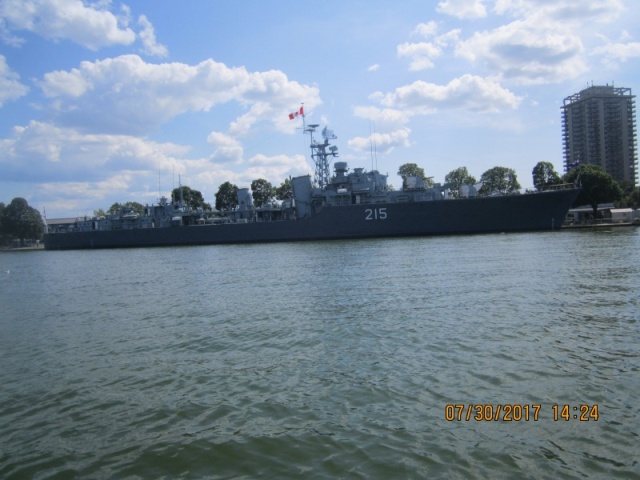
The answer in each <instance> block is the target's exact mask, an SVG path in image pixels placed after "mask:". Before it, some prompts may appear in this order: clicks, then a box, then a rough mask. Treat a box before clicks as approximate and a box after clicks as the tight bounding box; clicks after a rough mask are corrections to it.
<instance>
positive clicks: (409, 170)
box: [398, 163, 433, 188]
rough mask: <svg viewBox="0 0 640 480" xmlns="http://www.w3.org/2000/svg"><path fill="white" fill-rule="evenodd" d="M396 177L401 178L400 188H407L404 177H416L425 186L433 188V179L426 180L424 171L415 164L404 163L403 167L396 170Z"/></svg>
mask: <svg viewBox="0 0 640 480" xmlns="http://www.w3.org/2000/svg"><path fill="white" fill-rule="evenodd" d="M398 175H400V176H401V177H402V188H406V187H407V184H406V181H405V177H418V178H421V179H422V180H424V184H425V186H427V187H432V186H433V179H431V178H427V177H426V176H425V174H424V169H423V168H421V167H419V166H418V165H417V164H415V163H405V164H403V165H400V168H399V169H398Z"/></svg>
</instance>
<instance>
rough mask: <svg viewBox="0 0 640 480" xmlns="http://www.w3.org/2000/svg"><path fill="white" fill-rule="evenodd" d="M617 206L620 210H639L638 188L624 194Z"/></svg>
mask: <svg viewBox="0 0 640 480" xmlns="http://www.w3.org/2000/svg"><path fill="white" fill-rule="evenodd" d="M617 206H618V207H620V208H640V187H636V188H634V189H633V190H629V191H627V192H625V193H624V194H623V196H622V200H620V202H619V203H618V204H617Z"/></svg>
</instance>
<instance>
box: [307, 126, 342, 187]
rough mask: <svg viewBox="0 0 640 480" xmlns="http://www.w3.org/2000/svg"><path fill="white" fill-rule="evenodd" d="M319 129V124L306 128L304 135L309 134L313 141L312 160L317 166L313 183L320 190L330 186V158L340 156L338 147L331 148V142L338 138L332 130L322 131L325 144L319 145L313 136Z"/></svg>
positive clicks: (311, 144)
mask: <svg viewBox="0 0 640 480" xmlns="http://www.w3.org/2000/svg"><path fill="white" fill-rule="evenodd" d="M302 122H303V125H304V115H303V116H302ZM318 127H319V125H318V124H312V125H309V126H304V133H308V134H309V137H310V139H311V143H310V147H311V158H312V159H313V163H314V164H315V166H316V169H315V174H314V176H313V182H314V183H315V184H316V185H317V186H318V187H319V188H324V187H326V186H327V185H329V178H330V176H329V157H337V156H338V147H336V146H333V145H332V146H329V140H334V139H336V138H338V137H336V136H335V135H334V133H333V131H332V130H329V129H327V127H324V128H323V129H322V138H323V139H324V142H323V143H318V142H316V141H315V139H314V138H313V134H314V133H315V131H316V128H318ZM327 147H328V148H327ZM327 150H328V151H327Z"/></svg>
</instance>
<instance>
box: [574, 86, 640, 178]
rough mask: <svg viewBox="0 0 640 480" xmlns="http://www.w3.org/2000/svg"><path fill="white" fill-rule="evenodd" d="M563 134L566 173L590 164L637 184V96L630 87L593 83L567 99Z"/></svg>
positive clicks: (613, 175) (614, 176)
mask: <svg viewBox="0 0 640 480" xmlns="http://www.w3.org/2000/svg"><path fill="white" fill-rule="evenodd" d="M562 136H563V147H564V171H565V173H566V172H568V171H569V170H571V169H572V168H574V167H577V166H578V165H580V164H585V163H587V164H592V165H598V166H599V167H602V169H603V170H605V171H606V172H607V173H608V174H610V175H611V176H612V177H613V178H614V179H616V180H617V181H626V182H631V183H633V185H634V186H635V185H637V184H638V180H637V174H638V158H637V145H636V122H635V95H632V94H631V89H630V88H618V87H614V86H613V85H611V86H609V85H604V86H594V85H592V86H591V87H589V88H586V89H585V90H582V91H581V92H580V93H576V94H574V95H571V96H569V97H567V98H565V99H564V104H563V106H562Z"/></svg>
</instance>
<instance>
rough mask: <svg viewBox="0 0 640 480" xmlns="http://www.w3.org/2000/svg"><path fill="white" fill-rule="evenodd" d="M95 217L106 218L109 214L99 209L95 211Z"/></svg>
mask: <svg viewBox="0 0 640 480" xmlns="http://www.w3.org/2000/svg"><path fill="white" fill-rule="evenodd" d="M93 216H94V217H106V216H107V214H106V213H105V211H104V210H103V209H101V208H99V209H98V210H94V211H93Z"/></svg>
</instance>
